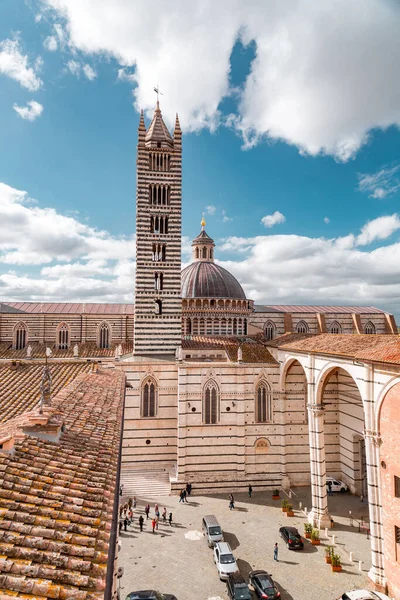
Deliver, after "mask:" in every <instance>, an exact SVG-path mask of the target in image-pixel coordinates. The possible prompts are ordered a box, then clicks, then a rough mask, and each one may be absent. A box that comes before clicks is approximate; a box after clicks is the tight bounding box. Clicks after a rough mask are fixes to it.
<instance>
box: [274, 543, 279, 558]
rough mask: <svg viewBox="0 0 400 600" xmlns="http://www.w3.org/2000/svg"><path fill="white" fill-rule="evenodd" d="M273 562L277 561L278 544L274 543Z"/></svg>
mask: <svg viewBox="0 0 400 600" xmlns="http://www.w3.org/2000/svg"><path fill="white" fill-rule="evenodd" d="M274 560H276V562H279V561H278V542H275V546H274Z"/></svg>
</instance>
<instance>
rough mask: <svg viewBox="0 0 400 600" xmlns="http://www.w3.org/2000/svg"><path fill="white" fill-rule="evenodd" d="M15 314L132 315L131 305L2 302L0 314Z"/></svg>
mask: <svg viewBox="0 0 400 600" xmlns="http://www.w3.org/2000/svg"><path fill="white" fill-rule="evenodd" d="M7 306H8V307H11V308H14V309H17V311H16V312H18V311H21V312H26V313H51V314H79V315H80V314H87V315H133V312H134V310H133V304H101V303H93V302H3V303H2V304H1V305H0V312H9V311H6V310H5V308H6V307H7Z"/></svg>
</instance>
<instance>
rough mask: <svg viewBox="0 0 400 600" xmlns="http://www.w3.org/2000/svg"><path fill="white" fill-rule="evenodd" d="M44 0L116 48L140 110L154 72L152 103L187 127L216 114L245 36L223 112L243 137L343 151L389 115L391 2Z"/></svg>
mask: <svg viewBox="0 0 400 600" xmlns="http://www.w3.org/2000/svg"><path fill="white" fill-rule="evenodd" d="M43 4H44V5H47V7H50V8H51V9H53V14H54V15H55V19H57V20H58V21H60V20H61V19H63V22H65V24H66V30H67V33H68V36H69V43H70V45H71V47H73V48H75V49H76V50H78V51H81V52H83V53H86V54H91V55H92V54H94V53H98V54H104V55H106V56H113V57H114V58H116V60H117V61H118V62H119V65H120V67H121V69H124V70H123V71H121V75H119V78H120V79H123V78H126V77H128V76H127V73H129V78H130V79H131V81H132V84H134V86H135V89H134V96H135V105H136V107H137V108H139V107H140V108H142V107H143V108H144V109H145V110H147V111H148V112H149V113H150V111H151V110H152V109H153V107H154V93H153V86H154V81H158V82H159V84H160V86H161V89H162V90H163V91H164V96H163V98H162V105H163V114H164V115H165V117H166V119H167V121H168V122H169V124H171V125H172V124H173V122H174V118H175V112H176V110H178V111H179V115H180V121H181V124H182V126H183V128H184V129H185V130H186V131H188V130H189V131H190V130H198V129H201V128H203V127H208V128H211V129H215V127H217V126H218V125H219V124H220V123H221V122H222V116H221V113H220V103H221V100H222V99H223V98H224V97H226V96H228V95H230V94H231V92H232V90H231V89H230V83H229V77H230V69H231V65H230V56H231V53H232V48H233V47H234V45H235V43H236V42H237V41H238V40H241V42H242V44H243V45H247V44H249V43H251V42H254V46H255V58H254V60H253V61H252V64H251V67H250V72H249V74H248V76H247V78H246V80H245V81H244V82H242V85H241V86H240V87H239V95H238V107H237V111H236V112H235V114H233V115H232V117H231V118H230V119H228V122H229V123H230V125H231V126H233V127H234V128H235V129H236V131H237V132H238V133H239V134H240V135H241V136H242V137H243V140H244V146H245V147H251V146H253V145H255V144H257V143H260V142H261V141H262V140H264V139H266V138H269V139H279V140H284V141H286V142H287V143H289V144H293V145H295V146H297V147H298V148H299V149H300V151H301V152H303V153H308V154H311V155H316V154H318V153H325V154H330V155H333V156H334V157H335V158H336V159H337V160H342V161H346V160H349V159H350V158H352V157H353V156H354V155H355V153H356V152H357V151H358V149H359V148H360V147H361V146H362V145H363V144H364V143H365V142H366V141H367V139H368V135H369V132H370V130H371V129H373V128H376V127H378V128H386V127H388V126H390V125H391V124H397V125H398V124H400V106H399V102H398V97H399V94H400V79H399V77H398V73H397V65H398V64H399V61H400V45H399V43H398V31H399V30H400V10H399V7H398V5H397V4H396V3H395V2H377V1H376V0H354V1H353V2H351V3H349V2H347V1H346V0H336V2H335V5H334V7H333V6H332V4H330V3H324V2H314V1H313V0H287V2H281V3H273V2H265V1H264V0H249V1H248V2H246V3H244V2H242V0H219V2H214V1H213V0H201V1H200V0H190V1H188V2H185V3H182V2H175V3H165V2H160V1H157V2H156V4H155V9H154V10H152V11H149V10H148V7H147V5H146V4H145V3H143V2H127V1H126V0H114V2H113V10H112V11H111V12H110V11H107V10H99V0H43ZM360 15H362V18H361V19H360ZM149 31H151V35H149ZM166 32H167V33H166ZM210 65H212V69H210ZM125 69H131V70H133V73H132V72H131V71H125ZM382 90H384V93H382Z"/></svg>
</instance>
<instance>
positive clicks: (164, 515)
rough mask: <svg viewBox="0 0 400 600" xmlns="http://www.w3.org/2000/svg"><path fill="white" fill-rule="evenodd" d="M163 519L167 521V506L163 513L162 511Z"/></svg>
mask: <svg viewBox="0 0 400 600" xmlns="http://www.w3.org/2000/svg"><path fill="white" fill-rule="evenodd" d="M162 518H163V521H166V520H167V509H166V507H165V506H164V508H163V511H162Z"/></svg>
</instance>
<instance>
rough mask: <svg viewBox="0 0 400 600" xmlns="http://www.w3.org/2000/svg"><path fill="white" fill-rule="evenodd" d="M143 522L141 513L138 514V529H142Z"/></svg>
mask: <svg viewBox="0 0 400 600" xmlns="http://www.w3.org/2000/svg"><path fill="white" fill-rule="evenodd" d="M143 523H144V519H143V515H140V517H139V527H140V531H143Z"/></svg>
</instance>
